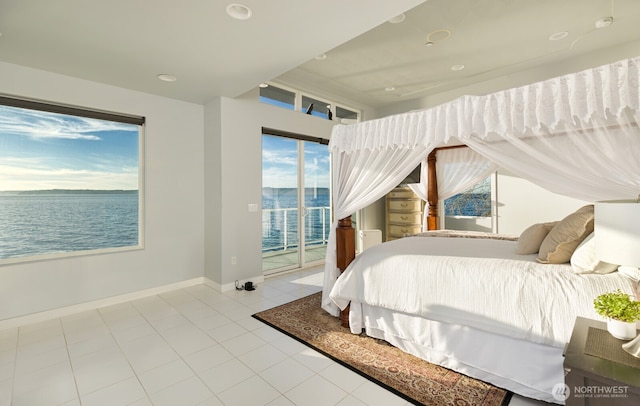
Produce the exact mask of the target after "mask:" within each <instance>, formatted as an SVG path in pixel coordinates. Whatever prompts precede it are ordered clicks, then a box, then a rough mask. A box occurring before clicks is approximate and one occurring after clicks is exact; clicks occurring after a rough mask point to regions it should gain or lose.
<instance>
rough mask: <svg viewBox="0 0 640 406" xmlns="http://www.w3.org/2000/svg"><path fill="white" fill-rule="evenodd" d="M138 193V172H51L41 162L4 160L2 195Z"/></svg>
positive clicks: (132, 169) (0, 174)
mask: <svg viewBox="0 0 640 406" xmlns="http://www.w3.org/2000/svg"><path fill="white" fill-rule="evenodd" d="M47 189H94V190H112V189H138V168H137V167H125V168H121V169H119V170H118V171H113V170H112V171H100V170H75V169H69V168H51V167H48V166H47V165H46V164H44V163H43V162H42V161H40V160H38V159H18V158H7V159H2V160H0V191H17V190H47Z"/></svg>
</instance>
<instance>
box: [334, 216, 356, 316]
mask: <svg viewBox="0 0 640 406" xmlns="http://www.w3.org/2000/svg"><path fill="white" fill-rule="evenodd" d="M336 256H337V265H338V268H339V269H340V273H342V272H344V270H345V269H347V266H349V264H350V263H351V261H353V259H354V258H355V257H356V230H355V229H354V228H353V226H352V225H351V216H349V217H345V218H343V219H340V220H338V228H336ZM340 320H341V321H342V326H343V327H349V306H347V307H346V308H345V309H344V310H343V311H342V313H341V314H340Z"/></svg>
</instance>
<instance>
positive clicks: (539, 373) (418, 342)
mask: <svg viewBox="0 0 640 406" xmlns="http://www.w3.org/2000/svg"><path fill="white" fill-rule="evenodd" d="M349 319H350V320H349V322H350V326H351V330H352V332H354V333H359V332H360V331H361V330H362V328H364V329H365V331H366V333H367V335H369V336H371V337H375V338H379V339H383V340H385V341H387V342H389V343H390V344H392V345H394V346H395V347H398V348H400V349H401V350H403V351H405V352H408V353H410V354H412V355H415V356H417V357H419V358H422V359H424V360H426V361H429V362H431V363H433V364H437V365H440V366H443V367H445V368H448V369H451V370H454V371H458V372H460V373H463V374H465V375H467V376H470V377H472V378H476V379H480V380H482V381H485V382H488V383H490V384H492V385H495V386H498V387H500V388H503V389H507V390H510V391H512V392H514V393H517V394H519V395H522V396H525V397H529V398H533V399H538V400H544V401H547V402H551V403H558V404H564V402H563V401H561V400H558V399H555V398H554V397H553V394H552V393H553V387H554V386H555V385H557V384H562V383H564V369H563V366H562V363H563V355H562V353H563V349H562V348H558V347H552V346H548V345H543V344H538V343H532V342H527V341H524V340H519V339H515V338H510V337H506V336H503V335H497V334H492V333H489V332H486V331H483V330H478V329H474V328H472V327H468V326H461V325H456V324H449V323H443V322H438V321H433V320H427V319H424V318H419V317H415V316H410V315H407V314H404V313H397V312H393V311H390V310H387V309H383V308H380V307H372V306H368V305H362V304H359V303H351V313H350V316H349ZM406 337H413V338H412V339H410V340H409V339H407V338H406Z"/></svg>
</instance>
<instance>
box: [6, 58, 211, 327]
mask: <svg viewBox="0 0 640 406" xmlns="http://www.w3.org/2000/svg"><path fill="white" fill-rule="evenodd" d="M0 93H4V94H9V95H15V96H22V97H28V98H35V99H40V100H45V101H51V102H57V103H64V104H70V105H76V106H81V107H89V108H95V109H101V110H107V111H113V112H119V113H128V114H134V115H140V116H144V117H146V123H147V124H146V131H145V151H144V155H145V158H144V159H145V206H144V210H145V247H144V249H142V250H135V251H129V252H121V253H111V254H102V255H86V256H79V257H70V258H63V259H55V260H46V261H36V262H27V263H20V264H12V265H3V266H0V320H4V319H8V318H12V317H16V316H20V315H25V314H29V313H34V312H39V311H44V310H50V309H55V308H58V307H63V306H68V305H72V304H77V303H82V302H86V301H91V300H96V299H101V298H105V297H110V296H115V295H119V294H124V293H129V292H134V291H138V290H143V289H149V288H153V287H157V286H162V285H166V284H170V283H174V282H179V281H184V280H189V279H192V278H195V277H201V276H203V269H204V223H203V219H204V191H203V185H204V152H203V147H204V139H203V134H204V108H203V106H201V105H196V104H191V103H185V102H181V101H176V100H172V99H167V98H162V97H157V96H152V95H148V94H143V93H138V92H134V91H130V90H126V89H121V88H116V87H112V86H106V85H102V84H99V83H95V82H88V81H84V80H80V79H75V78H70V77H66V76H61V75H57V74H52V73H48V72H43V71H38V70H33V69H28V68H24V67H20V66H16V65H11V64H6V63H0Z"/></svg>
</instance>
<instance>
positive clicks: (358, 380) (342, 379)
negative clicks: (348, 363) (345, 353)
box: [319, 363, 367, 393]
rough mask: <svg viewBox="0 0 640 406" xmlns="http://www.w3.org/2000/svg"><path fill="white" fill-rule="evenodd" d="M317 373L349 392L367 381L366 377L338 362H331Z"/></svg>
mask: <svg viewBox="0 0 640 406" xmlns="http://www.w3.org/2000/svg"><path fill="white" fill-rule="evenodd" d="M319 375H320V376H322V377H323V378H325V379H326V380H328V381H329V382H333V384H335V385H337V386H338V387H340V388H342V389H343V390H344V391H345V392H349V393H351V392H353V391H354V390H355V389H356V388H357V387H359V386H360V385H362V384H364V383H365V382H366V381H367V379H366V378H364V377H362V376H361V375H359V374H357V373H355V372H353V371H352V370H350V369H349V368H346V367H344V366H342V365H340V364H338V363H333V364H332V365H330V366H329V367H327V368H326V369H324V370H322V371H321V372H320V373H319Z"/></svg>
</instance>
